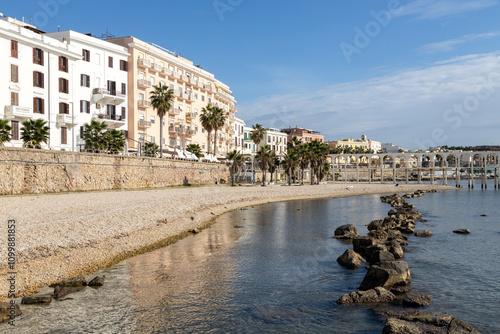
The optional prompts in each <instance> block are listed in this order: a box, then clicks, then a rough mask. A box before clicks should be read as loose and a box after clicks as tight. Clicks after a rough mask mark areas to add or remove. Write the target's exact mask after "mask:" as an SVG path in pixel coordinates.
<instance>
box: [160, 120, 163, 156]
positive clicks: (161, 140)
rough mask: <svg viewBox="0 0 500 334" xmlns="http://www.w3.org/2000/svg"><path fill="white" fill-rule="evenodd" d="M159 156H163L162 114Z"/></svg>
mask: <svg viewBox="0 0 500 334" xmlns="http://www.w3.org/2000/svg"><path fill="white" fill-rule="evenodd" d="M160 158H163V116H162V117H160Z"/></svg>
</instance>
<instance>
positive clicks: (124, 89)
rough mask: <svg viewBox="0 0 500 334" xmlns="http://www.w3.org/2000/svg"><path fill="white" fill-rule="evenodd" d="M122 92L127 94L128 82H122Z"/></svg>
mask: <svg viewBox="0 0 500 334" xmlns="http://www.w3.org/2000/svg"><path fill="white" fill-rule="evenodd" d="M122 94H123V95H127V84H124V83H122Z"/></svg>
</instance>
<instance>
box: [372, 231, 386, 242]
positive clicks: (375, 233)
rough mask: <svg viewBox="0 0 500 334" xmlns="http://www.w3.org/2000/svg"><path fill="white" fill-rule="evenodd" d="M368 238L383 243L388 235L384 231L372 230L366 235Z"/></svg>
mask: <svg viewBox="0 0 500 334" xmlns="http://www.w3.org/2000/svg"><path fill="white" fill-rule="evenodd" d="M368 236H369V237H371V238H373V239H378V240H382V241H385V240H387V236H388V233H387V232H386V231H384V230H373V231H370V233H368Z"/></svg>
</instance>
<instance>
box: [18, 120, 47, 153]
mask: <svg viewBox="0 0 500 334" xmlns="http://www.w3.org/2000/svg"><path fill="white" fill-rule="evenodd" d="M21 124H22V126H23V129H22V130H21V139H22V140H23V141H24V146H26V147H29V148H37V149H41V148H42V143H47V140H48V139H49V132H50V128H49V127H48V126H47V125H46V124H47V122H46V121H44V120H42V119H37V120H33V119H28V120H27V121H24V122H22V123H21Z"/></svg>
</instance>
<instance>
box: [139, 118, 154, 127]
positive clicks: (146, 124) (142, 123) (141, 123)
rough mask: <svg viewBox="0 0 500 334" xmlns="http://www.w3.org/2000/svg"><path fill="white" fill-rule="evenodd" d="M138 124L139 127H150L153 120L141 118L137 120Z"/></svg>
mask: <svg viewBox="0 0 500 334" xmlns="http://www.w3.org/2000/svg"><path fill="white" fill-rule="evenodd" d="M137 126H138V127H139V129H145V128H150V127H151V122H150V121H145V120H143V119H140V120H139V121H137Z"/></svg>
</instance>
